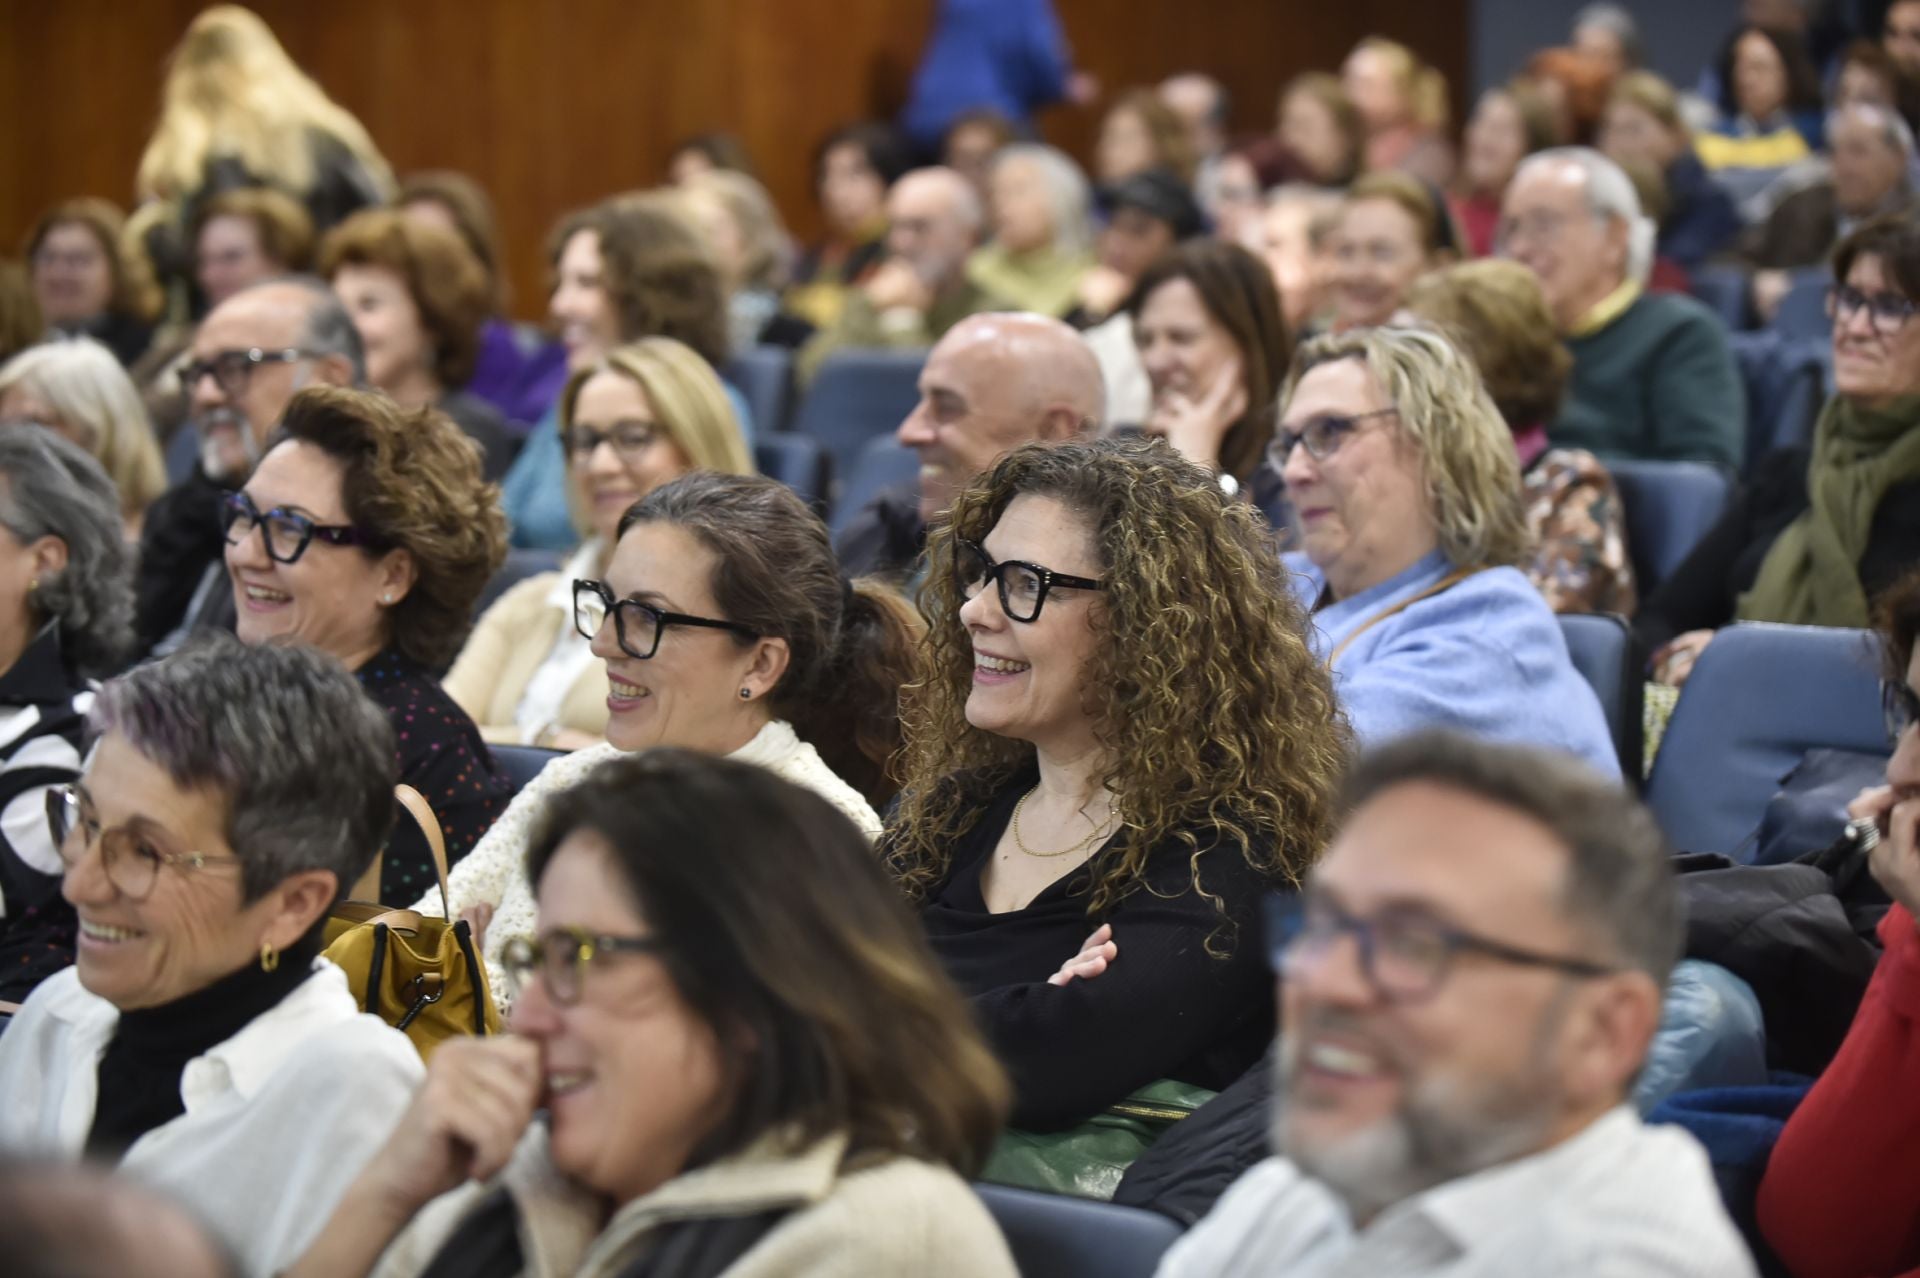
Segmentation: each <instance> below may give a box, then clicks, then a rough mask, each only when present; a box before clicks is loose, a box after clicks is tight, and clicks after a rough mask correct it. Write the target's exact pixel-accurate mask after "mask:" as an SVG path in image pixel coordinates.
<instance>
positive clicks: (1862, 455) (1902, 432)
mask: <svg viewBox="0 0 1920 1278" xmlns="http://www.w3.org/2000/svg"><path fill="white" fill-rule="evenodd" d="M1833 273H1834V278H1835V279H1836V280H1838V281H1840V282H1839V284H1838V285H1837V286H1836V287H1835V288H1834V290H1833V293H1832V294H1831V300H1830V301H1829V303H1828V309H1829V311H1830V313H1831V314H1832V316H1833V381H1834V390H1835V394H1834V397H1833V398H1832V399H1831V400H1829V401H1828V402H1827V406H1826V409H1825V410H1824V411H1823V412H1822V413H1821V415H1820V421H1819V423H1818V424H1817V425H1816V426H1815V427H1814V431H1813V444H1812V447H1811V448H1810V449H1808V448H1789V449H1781V450H1778V451H1775V452H1773V453H1770V454H1768V455H1767V456H1766V457H1765V458H1763V459H1761V461H1760V463H1759V465H1758V466H1757V467H1756V469H1755V471H1754V473H1753V475H1752V476H1751V477H1750V478H1749V480H1748V482H1747V483H1746V484H1745V485H1743V486H1742V487H1741V489H1740V490H1739V491H1738V492H1737V493H1736V494H1735V495H1734V498H1733V500H1732V501H1731V502H1730V503H1729V504H1728V506H1727V509H1726V512H1725V513H1724V514H1723V515H1721V517H1720V520H1719V522H1718V523H1716V524H1715V525H1714V526H1713V527H1712V528H1711V529H1710V530H1709V531H1708V532H1707V534H1706V535H1705V536H1704V537H1702V538H1701V540H1700V544H1699V545H1698V546H1696V547H1695V548H1694V551H1693V553H1692V554H1691V555H1689V556H1688V557H1687V559H1686V561H1685V562H1683V563H1682V564H1681V565H1680V567H1679V568H1678V569H1676V570H1675V571H1674V573H1673V574H1672V575H1671V576H1670V577H1668V578H1667V579H1666V581H1664V582H1662V583H1661V586H1660V589H1659V590H1657V591H1655V592H1654V594H1653V595H1652V596H1651V597H1650V598H1648V599H1647V600H1645V601H1644V602H1643V603H1642V604H1641V607H1640V611H1639V614H1638V615H1637V616H1636V617H1635V619H1634V629H1635V630H1636V631H1637V632H1638V634H1639V636H1640V639H1641V641H1642V643H1643V644H1645V646H1646V648H1647V650H1648V651H1650V652H1653V653H1654V654H1655V655H1654V662H1653V668H1654V671H1655V676H1656V677H1657V678H1658V679H1659V680H1660V681H1661V682H1663V683H1671V684H1675V685H1679V684H1681V683H1684V682H1685V681H1686V677H1687V675H1688V674H1689V673H1690V672H1691V671H1692V669H1693V663H1694V661H1695V660H1696V659H1697V658H1698V657H1699V655H1700V653H1701V652H1702V651H1703V650H1705V648H1706V646H1707V644H1708V642H1709V641H1710V640H1711V639H1712V638H1713V633H1714V631H1715V630H1716V629H1718V628H1719V627H1721V626H1724V625H1726V624H1727V623H1729V622H1732V621H1784V622H1794V623H1798V624H1801V625H1821V626H1850V627H1864V626H1865V625H1866V624H1867V621H1868V616H1869V609H1870V605H1871V603H1872V601H1873V599H1874V597H1875V596H1877V595H1878V594H1879V593H1880V592H1881V591H1882V590H1884V589H1886V588H1887V587H1888V586H1891V585H1892V584H1893V583H1894V582H1895V581H1897V580H1899V579H1900V577H1901V576H1902V575H1903V574H1904V573H1905V572H1906V570H1907V569H1909V568H1911V567H1912V566H1913V565H1914V564H1915V563H1920V324H1916V323H1915V322H1914V318H1913V317H1914V310H1915V308H1916V306H1920V218H1916V217H1915V216H1913V215H1911V214H1909V215H1907V216H1903V217H1898V218H1880V219H1877V220H1875V221H1872V222H1869V223H1867V224H1866V225H1865V226H1862V227H1860V228H1859V229H1858V230H1856V231H1854V232H1853V233H1852V234H1851V235H1849V236H1848V237H1847V238H1846V239H1844V240H1842V241H1841V242H1840V247H1839V248H1838V249H1836V250H1835V251H1834V255H1833Z"/></svg>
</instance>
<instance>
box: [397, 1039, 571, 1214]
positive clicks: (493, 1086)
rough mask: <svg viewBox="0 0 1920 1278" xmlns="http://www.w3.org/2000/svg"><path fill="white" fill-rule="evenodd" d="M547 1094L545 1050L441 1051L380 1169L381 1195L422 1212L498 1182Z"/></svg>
mask: <svg viewBox="0 0 1920 1278" xmlns="http://www.w3.org/2000/svg"><path fill="white" fill-rule="evenodd" d="M542 1087H543V1079H542V1074H541V1065H540V1048H539V1046H538V1045H537V1044H535V1043H534V1042H533V1041H532V1040H530V1039H525V1038H517V1037H513V1036H510V1035H506V1036H499V1037H493V1038H461V1039H452V1040H450V1041H448V1042H445V1043H442V1044H441V1045H440V1047H439V1049H438V1050H437V1051H435V1052H434V1054H433V1060H432V1061H431V1062H429V1063H428V1065H427V1081H426V1082H425V1083H423V1084H422V1085H421V1087H420V1090H419V1092H418V1093H417V1094H415V1096H414V1098H413V1104H412V1105H411V1106H410V1107H409V1108H408V1109H407V1112H406V1113H405V1114H404V1115H402V1116H401V1119H400V1125H399V1126H398V1127H397V1128H396V1129H395V1130H394V1133H393V1135H392V1136H391V1137H390V1138H389V1139H388V1140H387V1144H386V1147H385V1148H384V1149H382V1150H381V1151H380V1153H379V1154H378V1155H377V1156H376V1157H375V1159H374V1161H373V1167H374V1168H375V1169H377V1171H376V1173H375V1174H377V1175H378V1176H379V1177H380V1179H381V1181H382V1185H381V1187H380V1192H381V1193H382V1194H385V1195H388V1196H390V1199H391V1201H393V1202H394V1203H396V1204H407V1205H411V1206H415V1207H418V1206H420V1205H421V1204H424V1203H426V1202H428V1201H430V1200H432V1199H434V1198H437V1197H439V1196H440V1195H441V1194H444V1193H446V1192H447V1191H449V1190H451V1189H455V1188H458V1187H459V1186H460V1185H462V1184H464V1183H466V1182H467V1181H469V1180H487V1179H490V1178H491V1177H493V1176H495V1175H497V1174H498V1173H499V1172H500V1169H501V1168H503V1167H505V1166H506V1165H507V1160H508V1159H509V1158H511V1157H512V1156H513V1151H514V1147H515V1146H517V1145H518V1144H519V1143H520V1137H521V1135H522V1134H523V1133H524V1132H525V1131H526V1130H527V1124H528V1123H530V1122H532V1121H533V1111H534V1110H535V1109H536V1108H537V1107H538V1106H539V1103H540V1094H541V1090H542Z"/></svg>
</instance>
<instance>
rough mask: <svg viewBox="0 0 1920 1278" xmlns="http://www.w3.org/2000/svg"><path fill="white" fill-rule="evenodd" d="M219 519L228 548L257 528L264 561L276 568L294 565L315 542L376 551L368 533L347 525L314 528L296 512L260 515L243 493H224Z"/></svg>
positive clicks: (275, 508) (277, 511)
mask: <svg viewBox="0 0 1920 1278" xmlns="http://www.w3.org/2000/svg"><path fill="white" fill-rule="evenodd" d="M220 519H221V523H222V525H223V526H224V528H225V530H226V536H227V544H228V545H229V546H237V545H239V544H240V543H241V542H242V541H245V540H246V538H247V536H248V535H249V534H250V533H252V532H253V530H254V529H256V528H257V529H259V530H260V541H261V544H262V545H264V546H265V547H266V548H267V558H269V559H271V560H273V561H274V562H275V563H280V564H290V563H294V562H296V561H297V560H298V559H299V558H300V556H302V555H304V554H306V553H307V547H308V545H310V544H311V543H313V542H315V541H324V542H325V543H327V544H328V545H329V546H365V547H377V546H378V545H379V544H380V542H379V540H378V539H377V538H376V537H374V536H373V535H372V534H371V533H367V532H363V531H361V530H360V529H358V528H355V527H353V526H352V525H350V524H316V523H314V522H313V520H311V519H309V518H307V517H306V516H305V515H303V514H301V513H300V512H299V511H296V510H286V509H283V508H281V507H278V506H276V507H274V508H273V509H272V510H267V511H263V510H261V509H260V508H259V507H258V506H255V505H254V504H253V498H251V497H249V496H247V495H246V494H245V493H244V492H236V493H228V494H227V495H226V496H224V497H222V498H221V499H220Z"/></svg>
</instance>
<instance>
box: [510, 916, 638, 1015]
mask: <svg viewBox="0 0 1920 1278" xmlns="http://www.w3.org/2000/svg"><path fill="white" fill-rule="evenodd" d="M661 948H662V946H661V943H660V942H659V941H658V940H656V939H655V938H653V937H651V936H601V935H598V934H597V933H593V932H589V931H587V929H585V928H583V927H556V928H553V929H551V930H550V931H548V932H546V933H545V934H544V935H541V936H537V937H535V936H516V937H513V938H511V939H509V940H508V941H507V943H506V944H505V945H504V946H503V947H501V950H500V967H501V970H502V971H504V972H505V973H506V977H507V987H508V989H509V990H510V991H511V992H512V993H513V996H514V997H515V998H518V997H519V996H520V993H521V992H522V991H523V990H525V989H526V988H527V983H528V982H529V981H531V980H532V979H533V975H534V973H536V972H538V973H539V974H540V981H541V983H542V984H543V985H545V986H546V987H547V997H548V998H550V999H552V1000H553V1001H554V1002H555V1003H558V1004H559V1005H560V1006H562V1007H572V1006H574V1005H575V1004H577V1003H578V1002H579V1001H580V987H581V985H582V983H583V980H584V976H583V973H584V972H585V970H586V967H587V965H588V964H589V963H592V962H594V961H596V960H598V959H602V958H605V957H606V956H607V955H610V954H658V953H659V952H660V950H661Z"/></svg>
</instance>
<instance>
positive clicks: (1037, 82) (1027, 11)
mask: <svg viewBox="0 0 1920 1278" xmlns="http://www.w3.org/2000/svg"><path fill="white" fill-rule="evenodd" d="M1021 9H1022V12H1021V13H1020V14H1019V15H1018V18H1019V22H1020V32H1019V41H1018V45H1017V51H1018V56H1017V57H1016V58H1015V59H1011V60H1010V61H1009V65H1008V68H1007V69H1008V72H1009V74H1008V88H1010V89H1012V90H1013V92H1014V94H1015V95H1016V96H1018V98H1019V99H1020V103H1021V105H1022V107H1023V108H1024V109H1025V111H1026V112H1028V113H1031V112H1033V111H1036V110H1038V109H1039V108H1041V107H1043V106H1049V105H1051V104H1052V103H1055V102H1058V101H1060V99H1062V98H1064V97H1065V96H1066V95H1067V73H1068V71H1069V70H1070V69H1071V68H1072V58H1071V57H1070V56H1069V54H1068V52H1067V36H1066V32H1065V31H1064V30H1063V29H1062V28H1061V26H1060V16H1059V15H1058V14H1056V13H1055V12H1054V11H1053V0H1025V3H1024V4H1023V5H1021Z"/></svg>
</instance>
